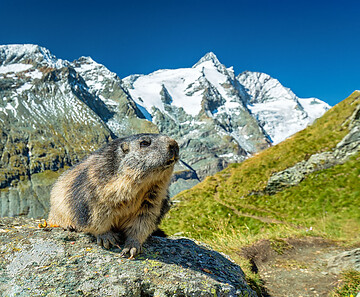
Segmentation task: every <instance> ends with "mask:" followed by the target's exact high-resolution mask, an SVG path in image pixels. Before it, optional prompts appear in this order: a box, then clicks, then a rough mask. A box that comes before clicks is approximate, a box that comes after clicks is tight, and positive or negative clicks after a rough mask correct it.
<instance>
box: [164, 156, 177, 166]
mask: <svg viewBox="0 0 360 297" xmlns="http://www.w3.org/2000/svg"><path fill="white" fill-rule="evenodd" d="M178 160H179V157H178V156H173V157H172V158H171V159H170V160H169V161H167V162H166V163H165V165H166V166H170V165H172V164H174V163H176V162H177V161H178Z"/></svg>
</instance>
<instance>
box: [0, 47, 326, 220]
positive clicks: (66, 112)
mask: <svg viewBox="0 0 360 297" xmlns="http://www.w3.org/2000/svg"><path fill="white" fill-rule="evenodd" d="M0 98H1V100H0V131H1V136H0V188H3V189H4V190H2V191H1V193H0V198H1V199H0V209H1V213H0V215H2V216H4V215H14V214H19V213H26V214H28V215H29V216H34V217H36V216H38V215H39V214H40V213H41V212H46V210H47V207H48V193H49V187H50V186H51V183H52V181H53V179H54V178H55V176H57V175H56V174H55V175H54V174H48V173H47V172H49V170H50V171H51V172H58V170H61V169H62V168H64V167H66V166H70V165H72V164H74V163H76V162H77V161H79V160H80V159H81V158H82V157H83V156H84V155H85V154H87V153H88V152H89V151H92V150H94V149H97V148H98V147H100V146H101V145H102V144H103V143H104V142H106V141H108V140H109V139H111V138H114V137H121V136H126V135H130V134H134V133H142V132H153V133H157V132H160V133H164V134H168V135H170V136H172V137H173V138H175V139H176V140H177V141H178V143H179V145H180V150H181V162H180V164H179V166H178V168H177V172H176V174H175V177H174V180H173V184H172V193H173V194H174V193H176V192H178V191H179V190H181V189H184V188H189V187H190V186H192V185H194V184H196V183H197V182H198V181H199V179H203V178H204V177H205V176H207V175H209V174H213V173H215V172H217V171H219V170H221V169H223V168H224V167H225V166H226V165H227V164H228V163H229V162H239V161H242V160H244V159H245V158H248V157H249V156H251V154H253V153H255V152H257V151H259V150H262V149H264V148H266V147H268V146H270V145H271V144H272V143H277V142H279V141H281V140H283V139H284V138H286V137H287V136H289V135H291V134H292V133H295V132H296V131H298V130H301V129H303V128H305V126H306V125H307V124H309V123H311V122H312V121H313V120H314V119H315V118H317V117H319V116H321V115H322V113H323V112H325V110H326V109H327V108H328V105H327V104H326V103H324V102H322V101H320V100H318V99H315V98H311V99H299V98H297V97H296V96H295V95H294V94H293V93H292V92H291V91H290V90H289V89H286V88H284V87H283V86H282V85H281V84H280V83H279V82H278V81H277V80H275V79H273V78H271V77H270V76H268V75H266V74H262V73H255V72H244V73H241V74H240V75H238V76H236V75H235V73H234V70H233V69H232V68H231V67H230V68H226V67H225V66H224V65H222V64H221V63H220V61H219V60H218V59H217V57H216V56H215V54H213V53H208V54H206V55H205V56H204V57H202V58H201V59H200V60H199V61H198V62H197V63H196V64H195V65H194V66H193V67H191V68H182V69H170V70H158V71H155V72H154V73H151V74H149V75H131V76H129V77H126V78H124V79H123V80H122V79H120V78H119V77H118V76H117V75H116V74H115V73H113V72H111V71H110V70H109V69H107V68H106V67H105V66H104V65H101V64H98V63H97V62H95V61H94V60H92V59H91V58H90V57H81V58H79V59H78V60H75V61H73V62H69V61H65V60H61V59H57V58H56V57H55V56H54V55H52V54H51V53H50V52H49V50H47V49H45V48H42V47H40V46H37V45H5V46H0ZM315 107H316V108H315ZM40 173H41V174H40ZM45 173H46V174H45ZM50 177H51V178H50ZM5 189H7V190H6V191H5ZM9 201H12V202H11V203H9Z"/></svg>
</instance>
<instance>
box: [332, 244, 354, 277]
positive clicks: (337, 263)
mask: <svg viewBox="0 0 360 297" xmlns="http://www.w3.org/2000/svg"><path fill="white" fill-rule="evenodd" d="M327 267H328V269H329V270H330V271H331V272H333V273H340V272H341V271H344V270H349V269H354V270H357V271H359V272H360V248H357V249H353V250H350V251H345V252H342V253H340V254H338V255H336V256H333V257H331V258H330V259H329V261H328V265H327Z"/></svg>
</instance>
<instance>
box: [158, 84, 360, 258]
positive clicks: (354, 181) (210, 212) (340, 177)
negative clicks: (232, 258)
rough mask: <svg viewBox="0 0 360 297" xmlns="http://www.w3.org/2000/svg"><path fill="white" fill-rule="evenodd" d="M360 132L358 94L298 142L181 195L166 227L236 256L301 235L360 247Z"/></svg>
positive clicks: (234, 166) (275, 148)
mask: <svg viewBox="0 0 360 297" xmlns="http://www.w3.org/2000/svg"><path fill="white" fill-rule="evenodd" d="M359 131H360V92H358V91H357V92H354V93H353V94H352V95H351V96H350V97H348V98H347V99H345V100H344V101H342V102H340V103H339V104H338V105H336V106H335V107H333V108H332V109H330V110H329V111H328V112H326V114H325V115H324V116H323V117H321V118H319V119H318V120H317V121H316V122H315V123H314V124H313V125H311V126H309V127H307V128H306V129H305V130H303V131H300V132H298V133H297V134H295V135H294V136H293V137H291V138H289V139H287V140H285V141H284V142H282V143H280V144H278V145H276V146H273V147H271V148H269V149H267V150H265V151H263V152H261V153H259V154H257V155H256V156H254V157H252V158H250V159H248V160H246V161H244V162H242V163H241V164H231V165H229V166H228V167H227V168H226V169H225V170H223V171H221V172H219V173H217V174H215V175H214V176H211V177H208V178H206V179H205V181H203V182H202V183H200V184H198V185H197V186H195V187H194V188H193V189H191V190H188V191H184V192H182V193H180V194H179V195H177V196H176V197H174V200H175V206H174V208H173V210H172V211H171V212H170V215H169V216H168V217H167V219H166V221H165V222H164V223H163V228H164V229H165V230H166V231H167V232H168V233H170V234H174V233H181V234H183V235H186V236H190V237H192V238H197V239H201V240H202V241H205V242H207V243H210V244H212V245H213V246H216V247H217V248H219V249H226V251H227V252H229V253H231V252H233V253H235V252H236V251H238V250H239V248H240V247H241V246H243V245H244V244H248V243H251V242H254V241H256V240H257V239H263V238H279V237H286V236H292V235H298V234H302V235H305V234H312V235H321V236H325V237H329V238H333V239H344V240H347V241H349V242H360V237H359V234H360V213H359V211H358V210H359V209H360V199H359V197H360V183H359V174H360V165H359V164H360V162H359V160H360V154H359V151H360V132H359ZM314 154H318V155H314ZM316 156H318V157H319V160H320V161H318V162H317V163H316V162H315V161H314V162H315V163H311V164H310V165H309V167H308V168H307V171H308V172H306V174H305V175H304V177H303V178H302V179H300V180H299V182H300V183H297V184H296V185H293V186H291V185H287V186H284V187H283V188H280V190H277V191H274V192H272V193H269V191H268V190H267V186H268V181H269V179H270V177H271V176H274V175H275V173H277V172H281V171H284V170H285V169H287V168H290V167H292V166H294V165H296V164H299V162H303V163H301V164H305V163H306V162H304V160H314V158H315V157H316ZM300 167H301V166H300ZM324 168H327V169H324ZM295 173H296V172H295ZM290 177H291V176H290Z"/></svg>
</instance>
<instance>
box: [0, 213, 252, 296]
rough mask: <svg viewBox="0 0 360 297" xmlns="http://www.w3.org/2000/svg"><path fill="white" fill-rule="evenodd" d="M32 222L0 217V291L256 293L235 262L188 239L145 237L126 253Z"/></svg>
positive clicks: (11, 293)
mask: <svg viewBox="0 0 360 297" xmlns="http://www.w3.org/2000/svg"><path fill="white" fill-rule="evenodd" d="M38 223H39V221H35V220H31V219H25V218H15V219H14V218H2V219H0V242H1V245H0V257H1V259H2V260H1V261H0V295H1V296H43V295H46V296H65V295H66V296H83V295H85V296H256V294H255V292H254V291H252V290H251V289H250V287H249V286H248V285H247V284H246V282H245V280H244V273H243V271H242V270H241V268H240V267H239V266H238V265H236V264H235V263H233V262H232V261H231V260H230V259H229V258H228V257H227V256H225V255H223V254H220V253H218V252H215V251H213V250H211V249H209V248H208V247H206V246H204V245H201V244H199V243H195V242H194V241H192V240H190V239H186V238H160V237H151V238H150V239H149V240H148V241H147V243H146V244H145V245H144V248H143V252H142V253H141V254H140V255H139V256H138V257H136V258H135V259H133V260H129V259H126V258H122V257H120V250H119V249H117V248H113V249H111V250H105V249H102V248H100V247H98V246H97V245H96V243H95V242H94V240H93V238H92V237H91V236H90V235H86V234H83V233H75V232H70V231H63V230H62V229H60V228H51V229H49V228H43V229H40V228H38V227H37V224H38Z"/></svg>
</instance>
